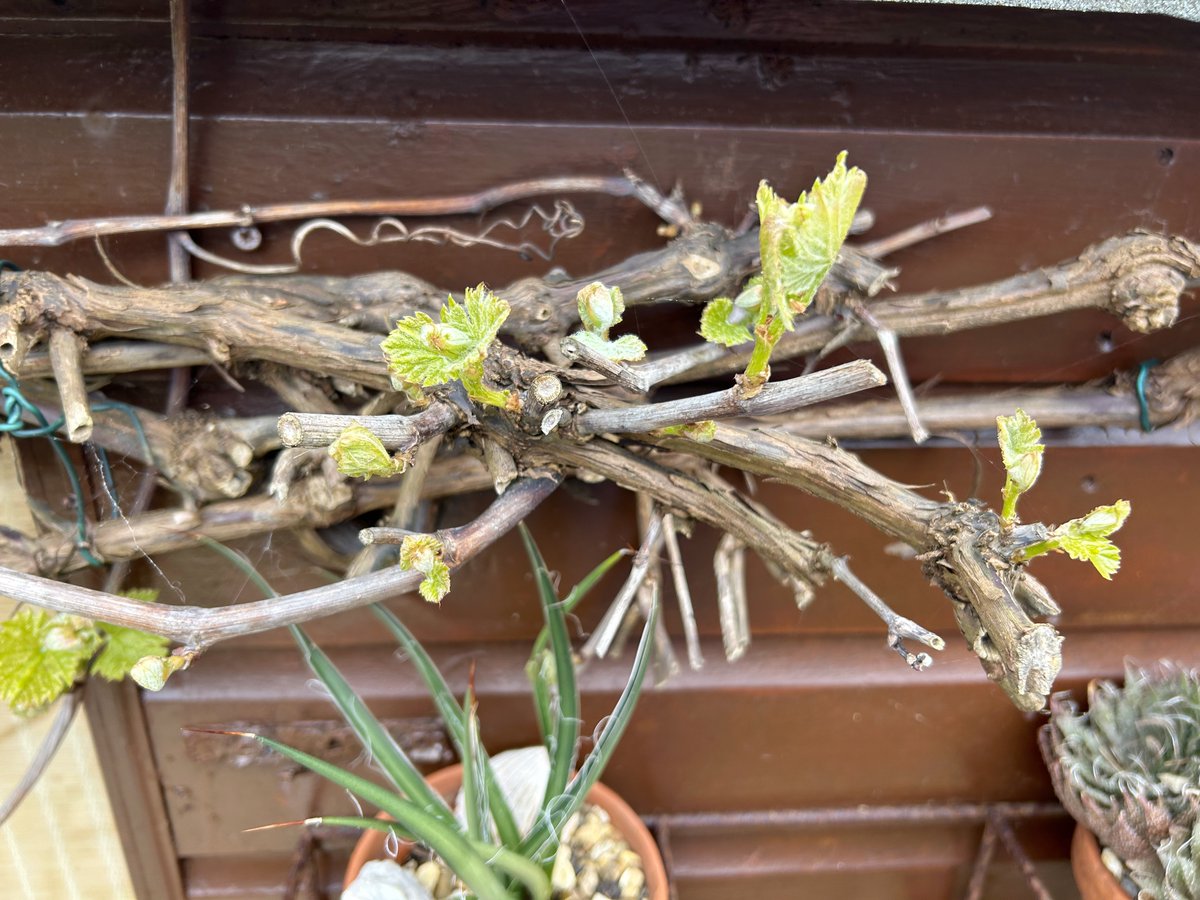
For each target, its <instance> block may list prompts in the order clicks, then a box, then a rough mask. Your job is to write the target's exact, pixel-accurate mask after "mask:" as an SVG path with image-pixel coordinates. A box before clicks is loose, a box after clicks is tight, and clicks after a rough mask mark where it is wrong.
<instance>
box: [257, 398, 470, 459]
mask: <svg viewBox="0 0 1200 900" xmlns="http://www.w3.org/2000/svg"><path fill="white" fill-rule="evenodd" d="M459 421H460V416H459V414H458V412H457V411H456V410H455V409H454V407H452V406H450V405H449V404H446V403H433V404H431V405H430V406H429V407H428V408H426V409H424V410H422V411H421V412H419V413H416V414H415V415H411V416H343V415H325V414H322V413H302V412H290V413H285V414H284V415H282V416H280V417H279V439H280V440H281V441H283V446H285V447H328V446H329V445H330V444H332V443H333V442H334V441H335V440H337V438H338V436H339V435H340V434H341V433H342V432H343V431H345V430H346V428H348V427H349V426H351V425H362V426H364V427H366V428H368V429H369V430H370V431H371V432H372V433H373V434H374V435H375V436H376V437H378V438H379V439H380V441H382V442H383V446H384V447H386V448H387V449H389V450H399V451H400V452H407V451H409V450H412V449H414V448H415V447H417V445H418V444H421V443H422V442H424V441H427V440H429V439H430V438H432V437H434V436H436V435H440V434H444V433H445V432H446V431H448V430H449V429H450V428H452V427H453V426H455V425H457V424H458V423H459Z"/></svg>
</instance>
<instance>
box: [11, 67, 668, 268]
mask: <svg viewBox="0 0 1200 900" xmlns="http://www.w3.org/2000/svg"><path fill="white" fill-rule="evenodd" d="M177 58H178V57H177ZM185 152H186V151H185ZM173 158H175V157H173ZM549 194H607V195H608V196H610V197H637V198H639V199H640V198H641V194H640V192H639V191H638V188H637V186H636V185H634V184H633V183H632V182H630V181H629V179H627V178H611V177H608V178H605V177H589V176H568V177H563V178H533V179H529V180H527V181H516V182H512V183H510V184H506V185H501V186H500V187H494V188H488V189H486V190H482V191H476V192H475V193H473V194H457V195H452V196H447V197H427V198H420V199H413V198H408V197H406V198H402V199H384V200H322V201H312V202H307V203H275V204H270V205H265V206H250V205H246V206H243V207H241V208H240V209H237V210H212V211H208V212H198V213H176V214H167V215H161V216H158V215H148V216H109V217H108V218H103V219H71V220H68V221H65V222H51V223H49V224H47V225H42V226H40V227H34V228H8V229H0V246H4V247H58V246H61V245H62V244H66V243H69V242H71V241H77V240H80V239H81V238H92V237H96V236H102V237H103V236H108V235H114V234H133V233H138V232H147V231H191V230H198V229H205V228H239V229H248V228H253V227H255V226H256V225H262V224H266V223H269V222H289V221H299V220H301V219H316V218H342V217H346V216H453V215H477V214H479V213H484V212H487V211H488V210H491V209H495V208H496V207H498V206H503V205H504V204H505V203H512V202H514V201H517V200H528V199H530V198H531V197H541V196H546V195H549ZM651 208H653V207H651Z"/></svg>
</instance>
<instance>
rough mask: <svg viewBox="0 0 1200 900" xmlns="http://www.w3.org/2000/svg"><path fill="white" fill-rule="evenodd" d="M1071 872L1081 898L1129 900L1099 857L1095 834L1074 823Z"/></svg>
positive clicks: (1084, 899) (1098, 844) (1089, 899)
mask: <svg viewBox="0 0 1200 900" xmlns="http://www.w3.org/2000/svg"><path fill="white" fill-rule="evenodd" d="M1071 872H1072V873H1074V875H1075V884H1076V885H1077V886H1078V887H1079V893H1080V894H1081V895H1082V897H1083V900H1130V897H1129V894H1127V893H1125V889H1124V888H1123V887H1121V883H1120V882H1119V881H1117V879H1116V878H1115V877H1113V873H1112V872H1110V871H1108V866H1106V865H1104V860H1102V859H1101V858H1100V843H1099V841H1097V840H1096V836H1095V835H1094V834H1092V833H1091V832H1090V831H1088V830H1087V829H1086V828H1084V827H1083V826H1082V825H1079V824H1076V826H1075V834H1074V836H1073V837H1072V838H1071Z"/></svg>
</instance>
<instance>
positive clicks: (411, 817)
mask: <svg viewBox="0 0 1200 900" xmlns="http://www.w3.org/2000/svg"><path fill="white" fill-rule="evenodd" d="M521 534H522V537H523V538H524V540H525V547H526V550H527V552H528V554H529V557H530V561H531V562H532V564H533V569H534V580H535V583H536V585H537V588H538V595H539V598H540V599H541V606H542V613H543V616H544V617H545V621H546V624H545V627H544V628H543V629H542V632H541V634H539V635H538V638H537V640H536V641H535V643H534V647H533V652H532V654H531V655H530V658H529V662H528V663H527V664H526V673H527V675H528V678H529V681H530V686H531V688H532V694H533V700H534V708H535V712H536V714H537V721H538V725H539V727H540V730H541V734H542V739H543V743H544V745H545V750H544V752H543V756H547V755H548V767H549V773H548V777H547V778H546V784H545V789H544V792H543V795H542V796H540V797H539V798H538V800H539V801H540V802H539V803H538V804H537V807H536V812H535V814H534V815H533V816H530V817H528V818H527V820H526V821H527V822H531V823H532V824H531V825H530V826H529V827H522V825H521V824H519V819H520V817H519V816H514V809H513V807H512V806H511V805H510V802H509V797H508V796H506V793H505V792H504V791H502V790H501V781H500V775H501V774H502V773H501V772H500V766H499V765H497V766H495V767H494V766H493V760H492V759H491V758H490V757H489V756H488V754H487V753H486V751H485V750H484V749H483V747H482V745H481V744H480V740H479V717H478V711H477V704H476V700H475V691H474V684H473V682H474V678H473V677H472V678H471V683H469V684H468V686H467V690H466V696H465V697H464V699H463V702H462V703H460V702H459V701H458V699H457V698H456V697H455V696H454V695H453V694H452V693H451V691H450V688H449V686H448V685H447V684H446V681H445V680H444V679H443V677H442V675H441V674H440V673H439V672H438V670H437V668H436V667H435V666H434V663H433V661H432V659H430V657H429V655H428V654H427V653H426V652H425V650H424V649H423V648H422V647H421V645H420V644H419V643H418V642H417V640H416V638H414V637H413V635H412V633H411V632H409V630H408V629H407V628H406V627H405V626H404V624H403V623H402V622H401V621H400V619H399V618H397V617H396V616H395V615H394V614H393V613H391V612H390V611H389V610H387V609H385V608H383V607H380V606H376V607H373V610H374V612H375V614H376V615H377V616H378V617H379V618H380V619H381V621H382V623H383V625H384V626H385V627H386V628H387V630H388V631H390V632H391V633H392V635H393V636H394V637H395V638H396V640H397V641H398V642H399V644H400V646H401V649H402V650H403V652H404V654H405V657H406V658H407V659H408V660H409V661H410V662H411V663H412V664H413V665H414V666H415V667H416V670H417V672H418V674H419V675H420V677H421V679H422V680H423V681H424V682H425V685H426V687H427V688H428V690H429V693H430V696H431V698H432V700H433V702H434V705H435V706H436V708H437V710H438V712H439V713H440V714H441V716H442V719H443V720H444V722H445V725H446V730H447V733H448V734H449V735H450V738H451V740H452V741H453V742H454V744H455V746H456V748H457V749H458V752H459V755H460V756H461V757H462V761H463V785H462V799H463V806H464V810H463V811H464V815H463V816H462V818H461V819H460V818H459V817H458V816H456V814H455V810H454V809H452V808H451V807H450V806H448V805H447V804H446V802H445V801H444V800H443V799H442V798H441V797H440V796H438V795H437V794H436V793H434V791H433V790H432V789H431V788H430V787H429V785H428V784H427V783H426V782H425V779H424V778H423V777H422V776H421V774H420V773H419V772H418V771H417V769H416V767H415V766H414V765H413V763H412V761H411V760H410V759H409V758H408V756H407V755H406V754H405V753H404V751H403V750H402V749H401V748H400V747H399V745H397V744H396V742H395V741H394V740H393V739H392V737H391V735H390V734H389V733H388V732H387V731H386V730H385V729H384V728H383V726H382V725H380V723H379V721H378V720H377V719H376V718H375V717H374V715H372V713H371V712H370V710H368V709H367V707H366V705H365V704H364V703H363V701H362V699H361V698H360V697H359V696H358V695H357V694H356V693H354V691H353V689H352V688H351V687H350V685H349V684H348V683H347V682H346V680H345V679H344V678H343V677H342V675H341V674H340V673H339V672H338V670H337V668H336V667H335V666H334V665H333V663H332V662H331V661H330V660H329V658H328V657H326V656H325V654H324V653H323V652H322V651H321V650H320V648H319V647H317V646H316V644H314V643H313V642H312V641H311V640H310V639H309V638H308V636H307V635H305V634H304V632H303V631H301V630H300V629H299V628H298V627H295V626H293V627H292V634H293V636H294V637H295V639H296V641H297V643H298V644H299V646H300V649H301V652H302V653H303V654H304V658H305V661H306V662H307V663H308V665H309V667H310V668H311V669H312V671H313V673H314V674H315V675H316V677H317V678H318V679H319V680H320V681H321V683H322V684H323V685H324V686H325V688H326V689H327V690H328V692H329V695H330V697H331V698H332V699H333V701H334V702H335V703H336V704H337V706H338V708H339V710H340V711H341V713H342V715H343V716H344V717H345V719H346V721H347V722H348V723H349V724H350V725H351V726H352V727H353V729H354V731H355V734H357V735H358V738H359V740H360V741H361V742H362V744H363V748H364V750H365V751H366V753H367V755H368V757H369V758H370V759H372V760H374V762H375V763H376V764H377V765H378V768H379V770H380V771H381V772H382V773H383V774H384V775H385V776H386V777H387V779H388V781H389V782H391V784H390V786H389V787H383V786H381V785H379V784H377V783H375V782H373V781H369V780H367V779H366V778H363V777H361V776H359V775H356V774H354V773H351V772H347V771H345V770H343V769H340V768H338V767H337V766H335V765H333V764H331V763H328V762H325V761H324V760H321V759H318V758H316V757H313V756H310V755H308V754H306V753H303V752H301V751H299V750H295V749H293V748H291V747H288V746H286V745H284V744H281V743H279V742H278V741H275V740H272V739H270V738H266V737H263V736H260V735H253V734H246V733H241V732H234V733H235V734H238V735H239V736H241V737H246V738H253V739H255V740H257V741H259V742H261V743H262V744H264V745H266V746H267V747H270V748H271V749H273V750H275V751H277V752H279V753H280V754H282V755H283V756H286V757H287V758H289V759H291V760H292V761H294V762H297V763H299V764H300V765H302V766H305V767H306V768H308V769H310V770H312V771H313V772H316V773H317V774H318V775H321V776H323V777H325V778H327V779H328V780H329V781H331V782H333V783H334V784H336V785H338V786H339V787H342V788H344V789H345V790H347V791H349V792H350V793H351V794H353V795H355V796H357V797H358V798H360V799H361V800H363V801H365V802H366V803H369V804H371V805H373V806H375V807H378V808H379V809H380V810H381V811H383V812H385V813H387V814H388V816H389V817H390V819H389V820H383V819H371V818H365V817H363V816H361V815H360V816H357V817H347V816H326V817H317V818H312V819H307V820H305V821H304V822H303V823H300V822H296V823H281V824H289V825H293V824H295V825H298V824H305V825H320V824H328V825H349V826H353V827H357V828H364V829H375V830H379V831H384V832H387V833H389V834H393V835H395V836H396V837H399V838H403V839H405V840H410V841H414V842H416V843H421V844H424V845H425V846H427V847H428V848H429V849H430V850H431V851H432V852H433V853H434V854H436V855H437V856H438V857H439V858H440V859H441V860H442V861H443V862H444V863H445V864H446V866H447V867H448V868H449V869H451V870H452V871H453V872H454V873H455V874H456V875H457V876H458V878H459V879H460V880H461V881H462V882H463V883H464V884H465V885H466V887H467V890H468V891H469V892H470V893H469V896H471V897H477V898H479V900H510V898H516V897H530V898H536V900H548V898H549V897H550V893H551V887H550V884H551V882H550V873H551V870H552V869H553V867H554V863H555V860H556V857H557V855H558V847H559V843H560V837H561V835H562V834H563V829H564V826H565V825H566V823H567V822H568V820H569V819H570V818H571V817H572V816H573V815H574V814H575V812H576V811H578V810H579V808H580V806H581V805H582V804H583V802H584V798H585V796H586V795H587V792H588V790H589V789H590V788H591V787H592V785H594V784H595V783H596V781H597V780H598V779H599V777H600V774H601V772H602V771H603V769H604V767H605V765H606V763H607V762H608V760H609V758H610V757H611V756H612V753H613V751H614V750H615V748H616V745H617V743H618V742H619V741H620V739H621V735H622V733H623V732H624V730H625V727H626V726H627V725H628V724H629V721H630V719H631V717H632V715H633V710H634V707H635V705H636V704H637V700H638V697H639V695H640V692H641V688H642V683H643V681H644V679H645V675H646V669H647V666H648V665H649V659H650V648H651V644H652V635H653V630H654V625H655V622H656V620H657V618H658V609H657V607H655V608H654V610H653V611H652V613H651V615H650V616H649V618H648V620H647V622H646V625H645V628H644V630H643V633H642V638H641V641H640V643H639V646H638V650H637V653H636V655H635V658H634V663H633V669H632V671H631V673H630V675H629V679H628V681H627V683H626V685H625V689H624V690H623V691H622V692H621V695H620V697H619V698H618V699H617V702H616V705H615V707H614V708H613V711H612V713H611V715H609V716H607V717H606V718H605V720H604V722H605V724H604V727H603V728H602V729H600V730H599V732H598V733H597V736H596V738H595V743H594V745H593V747H592V750H591V752H590V753H589V754H588V755H587V756H586V757H585V758H584V759H583V761H582V762H580V763H579V765H578V766H576V755H577V750H578V745H579V737H580V723H581V718H580V712H579V689H578V686H577V681H576V674H575V659H574V656H573V655H572V649H571V644H570V638H569V635H568V631H567V620H566V616H567V614H568V613H570V611H571V609H572V608H573V607H574V606H575V605H576V604H577V603H578V602H579V601H580V599H582V597H583V596H584V594H586V593H587V592H588V590H590V589H591V588H592V587H593V586H594V585H595V584H596V583H597V582H598V581H599V580H600V578H601V577H602V576H603V575H604V574H605V572H607V571H608V570H609V569H611V568H612V566H613V565H615V564H616V563H617V562H618V561H619V560H620V559H621V557H622V556H623V555H624V551H618V552H617V553H614V554H612V555H611V556H610V557H608V558H607V559H606V560H604V561H603V562H602V563H600V565H599V566H597V567H596V568H595V569H594V570H593V571H592V572H591V573H590V574H589V575H588V576H587V577H585V578H584V579H583V581H581V582H580V583H579V584H578V585H577V586H576V587H575V588H574V589H572V590H571V591H570V593H569V594H568V595H567V596H566V597H564V598H561V599H560V598H559V597H558V595H557V592H556V591H555V588H554V584H553V580H552V578H551V576H550V573H549V571H548V569H547V568H546V564H545V562H544V561H543V559H542V556H541V553H540V552H539V551H538V549H537V547H536V546H535V544H534V542H533V539H532V537H531V536H530V535H529V533H528V531H527V530H526V529H525V527H524V525H522V526H521ZM264 589H266V590H269V585H266V586H265V587H264ZM266 827H280V826H266Z"/></svg>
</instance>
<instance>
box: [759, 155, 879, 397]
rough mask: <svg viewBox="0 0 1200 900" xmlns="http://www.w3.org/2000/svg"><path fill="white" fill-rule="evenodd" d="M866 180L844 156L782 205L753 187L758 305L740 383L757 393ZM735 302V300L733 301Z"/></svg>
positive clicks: (825, 269)
mask: <svg viewBox="0 0 1200 900" xmlns="http://www.w3.org/2000/svg"><path fill="white" fill-rule="evenodd" d="M866 186H867V176H866V175H865V174H863V172H862V170H860V169H858V168H850V169H847V168H846V152H845V151H844V150H843V151H842V152H841V153H839V154H838V157H837V162H836V163H835V164H834V167H833V170H832V171H831V172H830V173H829V174H828V175H827V176H826V177H825V179H824V180H823V181H822V180H821V179H819V178H818V179H817V180H816V181H814V182H813V186H812V189H811V190H809V191H808V192H807V193H803V194H801V195H800V197H799V199H798V200H797V201H796V202H795V203H788V202H787V201H786V200H784V199H783V198H782V197H780V196H779V195H778V194H776V193H775V192H774V191H773V190H772V189H771V187H770V185H768V184H767V183H766V182H765V181H764V182H762V183H761V184H760V185H759V187H758V195H757V198H756V199H757V203H758V219H759V250H760V254H761V257H762V281H761V285H762V303H761V304H760V305H759V307H758V310H757V313H756V315H755V318H754V340H755V347H754V353H753V354H752V356H751V360H750V363H749V365H748V366H747V367H746V372H745V377H744V379H743V384H744V385H745V386H746V388H748V389H750V390H757V389H759V388H761V386H762V385H763V384H764V383H766V381H767V379H768V378H769V377H770V368H769V366H768V361H769V359H770V356H771V351H772V350H773V349H774V347H775V344H776V343H778V341H779V339H780V338H781V337H782V336H783V333H784V332H785V331H791V330H792V329H793V327H794V326H795V322H794V317H795V315H796V313H799V312H803V311H804V310H805V309H807V308H808V305H809V304H810V303H812V300H813V298H814V297H815V296H816V293H817V289H818V288H819V287H820V286H821V283H822V282H823V281H824V280H825V277H826V276H827V275H828V274H829V270H830V269H831V268H832V267H833V264H834V262H835V261H836V260H837V257H838V253H840V252H841V249H842V244H843V243H844V242H845V240H846V236H847V235H848V234H849V233H850V223H851V222H852V221H853V219H854V213H855V211H856V210H857V209H858V204H859V202H860V201H861V200H862V195H863V191H865V190H866ZM739 299H740V298H739Z"/></svg>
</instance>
